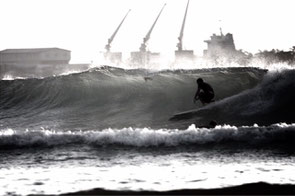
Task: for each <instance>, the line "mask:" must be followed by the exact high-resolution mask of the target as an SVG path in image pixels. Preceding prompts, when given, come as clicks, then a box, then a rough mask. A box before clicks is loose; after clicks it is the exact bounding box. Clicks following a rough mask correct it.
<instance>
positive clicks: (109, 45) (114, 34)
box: [105, 9, 131, 52]
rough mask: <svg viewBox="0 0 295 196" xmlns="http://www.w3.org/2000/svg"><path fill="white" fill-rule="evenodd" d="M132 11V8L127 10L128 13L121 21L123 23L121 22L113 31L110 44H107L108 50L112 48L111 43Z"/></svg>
mask: <svg viewBox="0 0 295 196" xmlns="http://www.w3.org/2000/svg"><path fill="white" fill-rule="evenodd" d="M130 11H131V10H130V9H129V10H128V12H127V14H126V15H125V16H124V18H123V20H122V21H121V23H120V24H119V26H118V27H117V29H116V30H115V32H114V33H113V35H112V36H111V37H110V38H109V39H108V44H107V45H106V46H105V49H106V50H107V52H109V51H110V49H111V43H112V41H113V40H114V38H115V36H116V34H117V33H118V31H119V29H120V27H121V25H122V24H123V22H124V20H125V18H126V17H127V15H128V14H129V12H130Z"/></svg>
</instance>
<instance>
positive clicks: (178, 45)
mask: <svg viewBox="0 0 295 196" xmlns="http://www.w3.org/2000/svg"><path fill="white" fill-rule="evenodd" d="M189 1H190V0H188V1H187V5H186V10H185V14H184V18H183V22H182V26H181V29H180V33H179V37H178V41H179V42H178V43H177V48H178V50H179V51H182V38H183V31H184V26H185V20H186V15H187V10H188V6H189Z"/></svg>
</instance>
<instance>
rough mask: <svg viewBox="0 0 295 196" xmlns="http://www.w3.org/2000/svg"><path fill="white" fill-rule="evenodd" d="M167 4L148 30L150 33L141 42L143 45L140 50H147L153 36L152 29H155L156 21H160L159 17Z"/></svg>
mask: <svg viewBox="0 0 295 196" xmlns="http://www.w3.org/2000/svg"><path fill="white" fill-rule="evenodd" d="M165 6H166V3H165V4H164V5H163V7H162V9H161V11H160V13H159V14H158V16H157V18H156V20H155V22H154V23H153V25H152V27H151V28H150V30H149V31H148V33H147V34H146V36H145V37H144V38H143V43H142V44H141V46H140V48H139V50H140V51H141V52H146V46H147V42H148V41H149V39H150V37H151V34H152V31H153V29H154V27H155V25H156V23H157V21H158V19H159V17H160V15H161V13H162V11H163V9H164V7H165Z"/></svg>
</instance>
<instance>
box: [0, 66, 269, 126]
mask: <svg viewBox="0 0 295 196" xmlns="http://www.w3.org/2000/svg"><path fill="white" fill-rule="evenodd" d="M265 73H266V71H265V70H261V69H257V68H214V69H200V70H163V71H159V72H151V71H148V70H145V69H135V70H125V69H119V68H114V67H101V68H95V69H91V70H89V71H86V72H82V73H74V74H70V75H64V76H56V77H48V78H41V79H37V78H30V79H15V80H1V81H0V128H1V127H2V128H13V129H14V128H17V129H20V128H22V129H24V130H25V129H26V128H29V129H32V128H33V129H35V128H40V127H45V128H52V129H55V130H73V129H75V130H96V129H100V130H101V129H105V128H109V127H111V128H124V127H129V126H130V127H136V128H143V127H152V128H165V127H170V128H171V125H173V124H174V123H172V122H169V121H168V119H169V118H170V117H171V116H172V115H173V114H175V113H177V112H181V111H186V110H191V109H195V108H197V107H201V104H200V103H198V105H197V106H196V105H194V104H193V101H192V99H193V96H194V94H195V91H196V87H197V85H196V82H195V81H196V79H197V78H198V77H202V78H203V79H204V80H205V81H208V82H209V83H210V84H211V85H212V86H213V88H214V89H215V92H216V97H215V99H216V100H217V101H218V100H222V99H224V98H226V97H230V96H233V95H236V94H239V93H241V92H242V91H244V90H247V89H251V88H253V87H255V86H256V85H257V84H259V83H260V82H261V80H262V78H263V76H264V75H265ZM171 123H172V124H171ZM252 124H253V123H252ZM198 125H199V124H198ZM176 128H178V127H176ZM186 128H187V127H186Z"/></svg>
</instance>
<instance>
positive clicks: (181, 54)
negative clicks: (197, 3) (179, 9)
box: [175, 0, 195, 61]
mask: <svg viewBox="0 0 295 196" xmlns="http://www.w3.org/2000/svg"><path fill="white" fill-rule="evenodd" d="M189 2H190V0H188V1H187V5H186V9H185V13H184V18H183V21H182V26H181V29H180V33H179V36H178V43H177V45H176V47H177V50H176V51H175V58H176V61H184V60H185V61H192V60H194V58H195V55H194V51H193V50H183V43H182V39H183V32H184V26H185V21H186V16H187V11H188V6H189Z"/></svg>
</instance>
